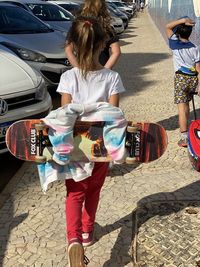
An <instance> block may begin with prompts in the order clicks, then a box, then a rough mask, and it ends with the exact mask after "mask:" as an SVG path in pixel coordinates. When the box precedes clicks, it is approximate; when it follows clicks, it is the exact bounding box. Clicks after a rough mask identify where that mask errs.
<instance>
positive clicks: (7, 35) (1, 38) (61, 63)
mask: <svg viewBox="0 0 200 267" xmlns="http://www.w3.org/2000/svg"><path fill="white" fill-rule="evenodd" d="M65 38H66V37H65V36H64V35H63V34H62V33H61V32H60V31H56V30H53V29H52V28H50V27H49V26H47V25H46V24H45V23H43V22H42V21H41V20H40V19H38V18H37V17H35V16H34V15H32V14H31V13H30V12H28V11H26V10H24V9H23V8H21V7H18V6H16V5H13V4H9V3H2V2H0V44H1V43H2V44H3V45H4V46H6V47H7V48H9V49H10V50H12V51H13V52H14V53H15V54H16V55H18V56H19V57H20V58H21V59H23V60H25V61H26V63H28V64H29V65H31V66H32V67H33V68H35V69H36V70H38V71H39V72H40V73H41V74H42V76H43V77H44V78H45V81H46V83H47V85H48V87H49V88H50V87H53V88H55V87H57V85H58V83H59V80H60V75H61V74H62V73H63V72H64V71H66V70H67V69H69V68H71V65H70V63H69V61H68V60H67V58H66V55H65V52H64V45H65Z"/></svg>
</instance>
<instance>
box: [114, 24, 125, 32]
mask: <svg viewBox="0 0 200 267" xmlns="http://www.w3.org/2000/svg"><path fill="white" fill-rule="evenodd" d="M114 30H115V33H116V34H120V33H122V32H124V25H123V24H122V25H114Z"/></svg>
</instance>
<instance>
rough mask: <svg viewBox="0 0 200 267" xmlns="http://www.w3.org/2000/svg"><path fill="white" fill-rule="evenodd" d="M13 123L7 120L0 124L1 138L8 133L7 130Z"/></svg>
mask: <svg viewBox="0 0 200 267" xmlns="http://www.w3.org/2000/svg"><path fill="white" fill-rule="evenodd" d="M11 124H12V122H5V123H1V124H0V138H2V137H4V136H5V135H6V131H7V129H8V127H9V126H10V125H11Z"/></svg>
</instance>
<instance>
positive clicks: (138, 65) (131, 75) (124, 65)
mask: <svg viewBox="0 0 200 267" xmlns="http://www.w3.org/2000/svg"><path fill="white" fill-rule="evenodd" d="M123 42H126V39H125V40H123ZM132 45H134V43H133V44H132ZM169 57H170V55H169V54H168V53H130V54H129V53H126V54H123V53H122V55H121V57H120V59H119V62H118V64H117V65H116V67H115V70H116V71H117V72H119V74H120V76H121V78H122V81H123V84H124V87H125V88H126V92H125V93H124V94H123V96H122V97H123V98H126V97H129V96H133V95H134V94H136V93H138V92H140V91H143V90H146V89H147V88H150V87H151V85H156V83H157V78H155V80H153V78H152V76H151V75H149V77H150V78H149V80H147V79H146V77H145V79H144V75H147V74H150V73H151V69H148V67H149V66H151V65H153V64H155V63H159V62H161V61H163V60H166V59H168V58H169ZM118 66H120V69H119V70H118Z"/></svg>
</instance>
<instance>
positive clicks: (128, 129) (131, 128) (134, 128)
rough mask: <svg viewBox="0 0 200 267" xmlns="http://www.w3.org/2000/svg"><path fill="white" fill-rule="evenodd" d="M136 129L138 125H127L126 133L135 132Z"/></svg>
mask: <svg viewBox="0 0 200 267" xmlns="http://www.w3.org/2000/svg"><path fill="white" fill-rule="evenodd" d="M137 131H138V127H137V126H128V127H127V132H128V133H136V132H137Z"/></svg>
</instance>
